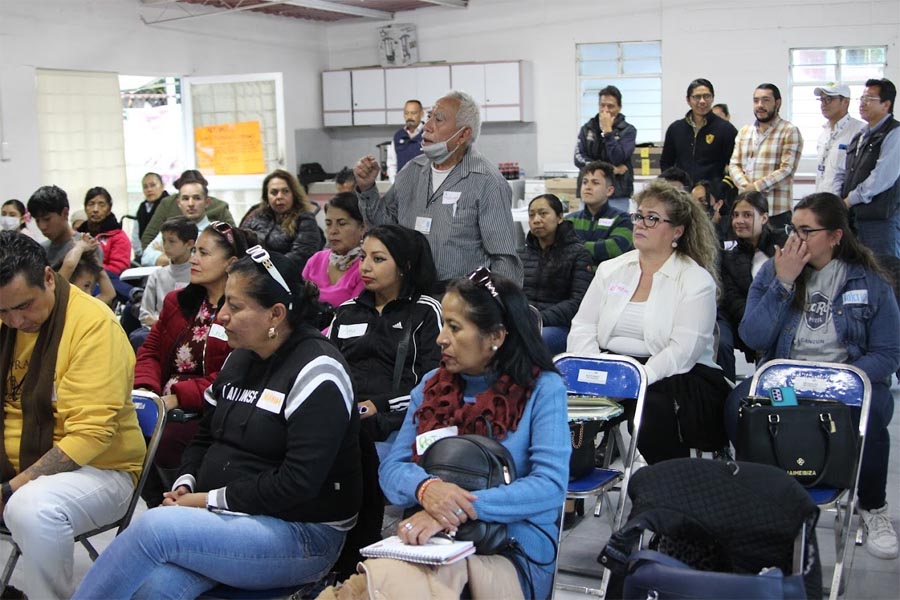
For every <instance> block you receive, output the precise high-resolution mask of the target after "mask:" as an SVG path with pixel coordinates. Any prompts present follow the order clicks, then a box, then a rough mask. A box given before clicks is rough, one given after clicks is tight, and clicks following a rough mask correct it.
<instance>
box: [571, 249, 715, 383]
mask: <svg viewBox="0 0 900 600" xmlns="http://www.w3.org/2000/svg"><path fill="white" fill-rule="evenodd" d="M640 278H641V267H640V264H639V262H638V251H637V250H632V251H631V252H628V253H626V254H623V255H622V256H619V257H617V258H613V259H610V260H607V261H604V262H602V263H600V265H599V266H598V267H597V273H596V274H595V275H594V280H593V281H592V282H591V286H590V287H589V288H588V291H587V294H585V296H584V299H583V300H582V301H581V307H580V308H579V309H578V313H577V314H576V315H575V318H574V319H573V320H572V329H571V330H570V331H569V337H568V343H567V348H566V350H567V351H568V352H574V353H576V354H596V353H598V352H599V351H600V350H601V349H604V348H606V345H607V344H608V343H609V340H610V338H611V337H612V332H613V329H614V328H615V325H616V322H617V321H618V319H619V318H621V315H622V311H624V310H625V306H626V305H627V304H628V302H629V301H630V300H631V297H632V296H633V295H634V291H635V290H636V289H637V286H638V282H639V281H640ZM644 315H645V316H644V323H643V330H644V343H646V344H647V348H648V349H649V350H650V354H651V356H650V358H649V359H648V360H647V363H646V364H645V365H644V369H645V370H646V371H647V376H648V378H649V383H654V382H656V381H659V380H660V379H664V378H666V377H669V376H671V375H678V374H680V373H687V372H688V371H690V370H691V369H692V368H693V367H694V365H695V364H697V363H702V364H704V365H707V366H710V367H714V368H719V367H718V365H716V363H715V361H714V360H713V331H714V329H715V325H716V284H715V281H714V280H713V278H712V277H711V276H710V274H709V273H708V272H707V271H706V269H704V268H703V267H701V266H700V265H698V264H697V263H696V262H695V261H694V260H693V259H691V258H689V257H688V256H685V255H683V254H681V253H679V252H673V253H672V256H670V257H669V259H668V260H667V261H666V262H665V263H664V264H663V266H662V267H661V268H660V269H659V271H657V272H656V273H655V274H654V275H653V285H652V287H651V289H650V296H649V297H648V298H647V302H646V304H645V313H644Z"/></svg>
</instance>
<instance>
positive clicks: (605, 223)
mask: <svg viewBox="0 0 900 600" xmlns="http://www.w3.org/2000/svg"><path fill="white" fill-rule="evenodd" d="M613 221H615V219H597V225H602V226H603V227H612V224H613Z"/></svg>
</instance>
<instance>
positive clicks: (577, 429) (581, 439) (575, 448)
mask: <svg viewBox="0 0 900 600" xmlns="http://www.w3.org/2000/svg"><path fill="white" fill-rule="evenodd" d="M605 423H606V421H569V436H570V438H571V440H572V454H571V455H570V456H569V481H574V480H576V479H580V478H582V477H584V476H585V475H587V474H589V473H590V472H591V471H593V470H594V464H595V462H596V459H595V455H596V453H597V434H598V433H600V429H601V428H602V427H603V425H604V424H605Z"/></svg>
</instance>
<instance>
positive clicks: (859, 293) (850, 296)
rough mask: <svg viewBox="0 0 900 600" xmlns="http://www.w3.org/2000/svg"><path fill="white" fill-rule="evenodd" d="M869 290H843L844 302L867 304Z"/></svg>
mask: <svg viewBox="0 0 900 600" xmlns="http://www.w3.org/2000/svg"><path fill="white" fill-rule="evenodd" d="M868 303H869V290H850V291H848V292H844V304H868Z"/></svg>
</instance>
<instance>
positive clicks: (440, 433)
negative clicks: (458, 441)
mask: <svg viewBox="0 0 900 600" xmlns="http://www.w3.org/2000/svg"><path fill="white" fill-rule="evenodd" d="M454 435H459V429H458V428H457V427H456V425H453V426H452V427H443V428H441V429H434V430H432V431H426V432H425V433H420V434H419V435H417V436H416V454H418V455H419V456H422V455H423V454H425V451H426V450H428V447H429V446H430V445H432V444H433V443H435V442H436V441H438V440H440V439H443V438H445V437H452V436H454Z"/></svg>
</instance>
